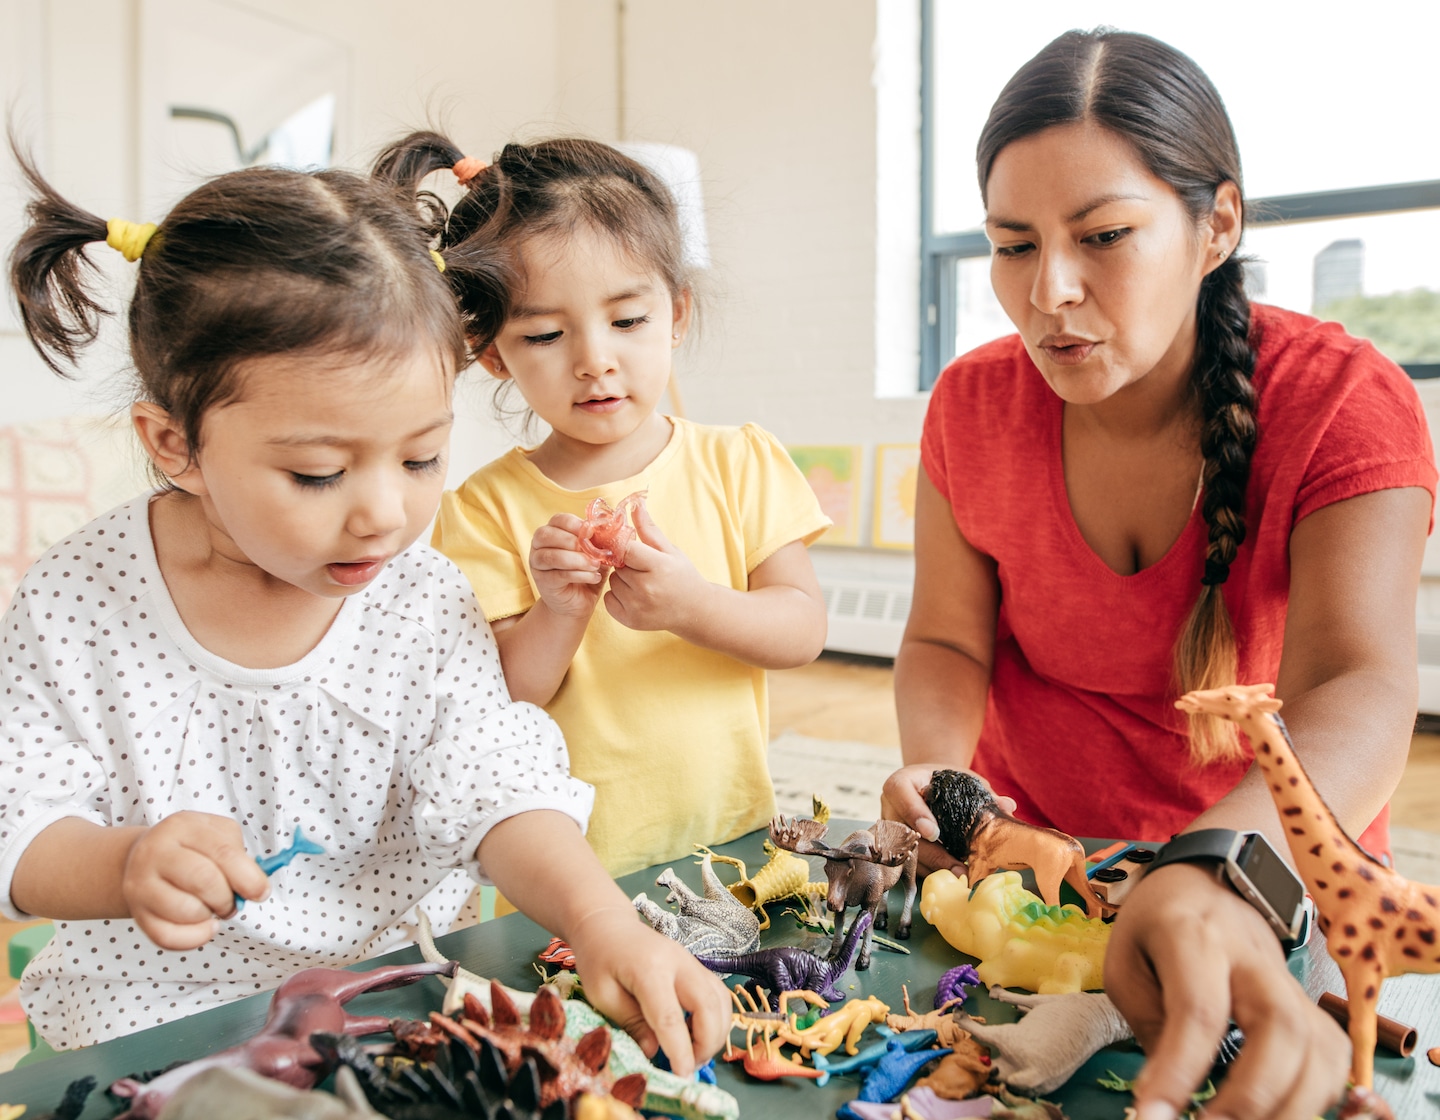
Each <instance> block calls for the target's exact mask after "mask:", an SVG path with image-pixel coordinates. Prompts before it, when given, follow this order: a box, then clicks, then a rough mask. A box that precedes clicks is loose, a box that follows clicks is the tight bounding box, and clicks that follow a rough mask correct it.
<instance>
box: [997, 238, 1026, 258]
mask: <svg viewBox="0 0 1440 1120" xmlns="http://www.w3.org/2000/svg"><path fill="white" fill-rule="evenodd" d="M1032 248H1033V246H1032V245H1031V244H1030V243H1029V242H1028V241H1027V242H1022V243H1021V244H1019V245H996V246H995V255H996V256H997V257H1018V256H1022V255H1023V254H1025V253H1028V252H1029V251H1030V250H1031V249H1032Z"/></svg>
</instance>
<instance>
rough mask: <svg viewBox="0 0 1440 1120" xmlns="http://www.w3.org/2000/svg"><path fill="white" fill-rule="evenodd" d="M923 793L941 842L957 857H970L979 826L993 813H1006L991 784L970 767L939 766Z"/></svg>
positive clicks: (943, 846)
mask: <svg viewBox="0 0 1440 1120" xmlns="http://www.w3.org/2000/svg"><path fill="white" fill-rule="evenodd" d="M924 796H925V807H926V808H927V809H929V810H930V813H931V815H932V816H934V818H935V826H936V827H937V828H938V829H939V830H940V835H939V836H938V837H937V840H938V841H939V844H940V846H941V847H942V848H944V849H945V850H946V851H947V852H949V853H950V854H951V855H952V856H954V857H955V858H956V859H969V858H970V844H971V843H972V842H973V841H974V839H975V831H976V829H978V828H979V827H980V826H981V825H982V824H985V823H986V822H987V821H989V820H991V819H993V818H994V817H1001V816H1005V814H1004V813H1002V812H1001V811H1000V806H999V804H997V803H996V801H995V795H994V794H993V793H991V792H990V787H989V786H987V785H986V784H985V783H984V782H982V781H981V780H980V779H979V778H977V777H976V776H975V775H974V774H972V773H970V771H968V770H936V771H935V772H934V773H933V774H931V775H930V784H929V785H928V786H926V787H925V793H924ZM972 885H973V884H972Z"/></svg>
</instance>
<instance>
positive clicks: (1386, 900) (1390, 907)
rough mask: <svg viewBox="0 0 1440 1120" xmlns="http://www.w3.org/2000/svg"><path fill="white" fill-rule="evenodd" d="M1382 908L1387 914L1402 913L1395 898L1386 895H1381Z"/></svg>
mask: <svg viewBox="0 0 1440 1120" xmlns="http://www.w3.org/2000/svg"><path fill="white" fill-rule="evenodd" d="M1380 909H1381V910H1383V911H1385V913H1387V914H1398V913H1400V907H1399V906H1397V905H1396V904H1395V900H1394V899H1393V898H1390V897H1388V896H1386V895H1381V896H1380Z"/></svg>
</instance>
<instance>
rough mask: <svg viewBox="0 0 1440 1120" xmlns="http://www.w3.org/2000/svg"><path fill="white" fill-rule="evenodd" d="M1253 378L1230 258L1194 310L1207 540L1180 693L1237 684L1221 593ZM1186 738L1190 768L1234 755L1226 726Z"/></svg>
mask: <svg viewBox="0 0 1440 1120" xmlns="http://www.w3.org/2000/svg"><path fill="white" fill-rule="evenodd" d="M1254 372H1255V351H1254V350H1253V349H1252V348H1251V344H1250V302H1249V300H1248V299H1247V298H1246V296H1245V273H1244V269H1243V267H1242V263H1241V261H1240V260H1239V259H1237V258H1235V257H1233V256H1232V257H1231V258H1230V259H1229V260H1227V261H1225V263H1224V264H1222V265H1220V267H1218V268H1216V269H1215V270H1214V271H1213V272H1212V273H1211V274H1210V275H1209V276H1207V277H1206V278H1205V281H1204V282H1203V283H1202V285H1201V287H1200V299H1199V306H1198V309H1197V337H1196V348H1195V371H1194V379H1193V384H1194V386H1195V391H1196V393H1197V395H1198V396H1199V398H1200V411H1201V418H1202V427H1201V430H1200V450H1201V454H1202V455H1203V456H1204V459H1205V465H1204V470H1203V475H1202V482H1203V490H1202V495H1201V513H1202V514H1203V515H1204V517H1205V525H1206V528H1207V530H1208V540H1207V543H1206V546H1205V572H1204V575H1203V577H1202V579H1201V584H1202V586H1201V590H1200V597H1199V599H1198V600H1197V602H1196V603H1195V606H1194V608H1193V609H1192V610H1191V613H1190V617H1189V618H1188V619H1187V620H1186V623H1185V627H1184V629H1183V630H1182V631H1181V634H1180V640H1179V642H1178V643H1177V644H1176V649H1175V673H1176V677H1177V680H1178V684H1179V688H1180V690H1181V691H1182V692H1188V691H1189V690H1191V689H1196V688H1213V687H1217V686H1220V685H1225V684H1230V683H1233V682H1234V681H1235V680H1236V679H1237V678H1236V673H1237V669H1238V656H1237V652H1236V647H1235V631H1234V627H1233V626H1232V625H1231V621H1230V614H1229V611H1228V610H1227V609H1226V606H1225V599H1224V596H1223V594H1222V593H1221V587H1222V585H1223V584H1224V583H1225V581H1226V580H1227V579H1228V578H1229V576H1230V566H1231V564H1233V563H1234V562H1235V556H1236V553H1237V552H1238V551H1239V548H1240V545H1241V544H1242V543H1243V542H1244V540H1245V490H1246V484H1247V483H1248V482H1249V480H1250V457H1251V455H1253V454H1254V451H1255V440H1256V435H1257V429H1256V425H1255V386H1254V383H1253V381H1252V380H1251V378H1252V376H1253V374H1254ZM1190 730H1191V735H1190V743H1191V753H1192V755H1193V757H1194V759H1195V761H1196V762H1199V763H1208V762H1213V761H1216V760H1219V759H1226V758H1234V757H1236V756H1237V755H1238V754H1239V750H1240V746H1239V740H1238V738H1237V736H1236V734H1235V729H1234V725H1233V724H1230V723H1227V722H1225V721H1224V720H1219V719H1215V718H1214V717H1191V724H1190Z"/></svg>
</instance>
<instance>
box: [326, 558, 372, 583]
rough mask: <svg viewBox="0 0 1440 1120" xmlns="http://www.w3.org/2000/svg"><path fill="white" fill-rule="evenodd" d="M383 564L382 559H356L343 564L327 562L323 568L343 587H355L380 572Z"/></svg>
mask: <svg viewBox="0 0 1440 1120" xmlns="http://www.w3.org/2000/svg"><path fill="white" fill-rule="evenodd" d="M384 566H385V561H384V560H356V561H353V562H349V563H343V564H327V565H325V570H326V571H328V572H329V573H330V578H331V579H333V580H334V581H335V582H336V583H338V584H340V585H342V586H344V587H356V586H359V585H360V584H362V583H369V582H370V581H371V580H372V579H374V578H375V577H376V576H378V575H379V574H380V569H381V568H383V567H384Z"/></svg>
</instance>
